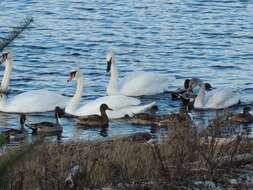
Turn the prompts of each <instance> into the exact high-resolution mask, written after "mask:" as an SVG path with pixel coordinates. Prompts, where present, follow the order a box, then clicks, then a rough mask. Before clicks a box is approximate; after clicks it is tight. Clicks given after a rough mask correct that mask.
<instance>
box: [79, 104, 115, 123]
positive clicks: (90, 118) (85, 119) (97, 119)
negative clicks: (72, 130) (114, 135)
mask: <svg viewBox="0 0 253 190" xmlns="http://www.w3.org/2000/svg"><path fill="white" fill-rule="evenodd" d="M106 110H112V109H111V108H109V107H108V106H107V104H101V105H100V114H101V115H96V114H94V115H87V116H80V117H77V118H75V120H76V122H77V125H78V127H79V128H83V127H108V124H109V118H108V116H107V114H106Z"/></svg>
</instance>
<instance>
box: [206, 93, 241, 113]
mask: <svg viewBox="0 0 253 190" xmlns="http://www.w3.org/2000/svg"><path fill="white" fill-rule="evenodd" d="M205 101H206V104H205V107H206V108H211V109H222V108H227V107H230V106H232V105H235V104H238V103H239V101H240V95H239V93H238V92H236V91H234V89H232V88H225V89H216V90H213V91H210V92H208V93H207V95H206V100H205Z"/></svg>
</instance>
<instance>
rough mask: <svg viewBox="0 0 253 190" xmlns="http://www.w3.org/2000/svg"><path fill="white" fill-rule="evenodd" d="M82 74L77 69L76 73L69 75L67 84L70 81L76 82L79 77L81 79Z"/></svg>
mask: <svg viewBox="0 0 253 190" xmlns="http://www.w3.org/2000/svg"><path fill="white" fill-rule="evenodd" d="M82 76H83V75H82V72H81V70H80V69H77V70H76V71H72V72H70V73H69V79H68V80H67V82H70V81H72V80H77V79H79V78H80V77H82Z"/></svg>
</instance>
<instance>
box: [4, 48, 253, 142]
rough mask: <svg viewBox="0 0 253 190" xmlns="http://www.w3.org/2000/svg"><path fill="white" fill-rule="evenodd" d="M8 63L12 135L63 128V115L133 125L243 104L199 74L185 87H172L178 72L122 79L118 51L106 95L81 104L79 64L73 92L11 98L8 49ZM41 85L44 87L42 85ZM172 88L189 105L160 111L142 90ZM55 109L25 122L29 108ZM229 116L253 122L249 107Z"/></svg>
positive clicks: (82, 122)
mask: <svg viewBox="0 0 253 190" xmlns="http://www.w3.org/2000/svg"><path fill="white" fill-rule="evenodd" d="M0 63H1V65H2V66H3V67H4V68H5V70H4V74H3V79H2V82H1V91H0V92H1V96H0V111H1V112H6V113H19V114H20V129H14V128H0V133H1V134H2V135H4V136H5V137H6V139H7V140H9V141H10V140H13V139H14V140H22V139H24V138H25V137H27V136H28V133H29V131H27V130H26V129H25V127H27V128H28V130H30V131H31V134H41V133H43V134H55V133H58V134H59V133H61V132H62V130H63V128H62V124H61V122H60V118H61V117H66V118H72V119H73V120H74V121H75V122H76V124H77V127H79V128H87V127H101V128H104V127H108V124H109V121H110V120H113V119H121V121H122V120H123V121H124V122H127V123H130V124H134V125H156V126H159V127H166V126H168V123H169V121H170V120H174V119H175V118H176V119H177V120H178V121H179V122H180V121H187V122H191V120H192V119H191V117H190V115H189V113H188V109H190V108H193V109H196V110H209V109H226V108H229V107H231V106H233V105H237V104H240V94H239V93H238V92H237V91H236V90H234V89H232V88H229V87H226V88H214V87H213V86H212V85H211V84H209V83H206V82H204V81H202V80H201V79H199V78H192V79H186V80H185V82H184V85H183V88H181V89H178V90H176V91H173V92H171V91H169V88H168V87H169V84H171V83H172V82H173V81H174V80H176V79H175V77H171V76H166V75H165V74H159V73H152V72H132V73H129V74H127V75H126V76H125V77H124V78H123V79H120V80H119V77H118V70H117V65H116V60H115V56H114V54H113V53H108V54H107V56H106V64H107V72H110V81H109V83H108V85H107V88H106V92H107V94H106V95H105V96H102V97H100V98H97V99H94V100H91V101H89V102H87V103H85V104H84V105H81V106H80V105H79V102H80V100H81V98H82V95H83V94H82V92H83V88H84V86H85V79H84V75H83V73H82V71H81V70H80V69H76V70H75V71H72V72H70V74H69V78H68V79H67V81H68V82H69V83H70V82H72V81H76V85H77V87H76V92H75V94H74V96H73V97H72V98H69V97H66V96H63V95H61V94H57V93H56V92H51V91H48V90H42V89H40V90H32V91H28V92H24V93H21V94H18V95H16V96H14V97H12V98H9V97H8V96H7V94H8V93H9V82H10V76H11V72H12V68H13V62H12V56H11V54H10V53H9V52H5V53H3V54H2V55H1V58H0ZM38 88H41V87H38ZM161 93H169V94H170V96H171V98H172V99H173V100H179V101H180V100H181V101H182V102H183V104H184V105H185V106H184V109H181V110H180V111H179V113H178V114H167V115H166V114H165V115H159V114H158V111H159V108H158V107H157V105H156V102H149V103H147V104H143V103H142V102H141V100H140V99H139V98H138V97H139V96H147V95H156V94H161ZM48 111H54V112H55V119H56V122H55V123H52V122H48V121H43V122H39V123H31V124H25V120H26V114H29V113H36V112H48ZM229 119H230V120H232V121H236V122H239V123H250V122H253V116H252V115H251V113H250V107H248V106H247V107H245V108H244V110H243V113H230V116H229Z"/></svg>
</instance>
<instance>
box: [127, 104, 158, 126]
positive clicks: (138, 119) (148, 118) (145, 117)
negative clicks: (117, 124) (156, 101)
mask: <svg viewBox="0 0 253 190" xmlns="http://www.w3.org/2000/svg"><path fill="white" fill-rule="evenodd" d="M148 111H149V113H139V114H135V115H134V116H133V117H131V118H128V117H127V122H128V123H130V124H133V125H154V124H155V123H156V122H157V121H158V120H159V118H160V117H159V116H158V115H157V112H158V111H159V109H158V107H157V106H156V105H154V106H152V107H151V108H150V109H149V110H148Z"/></svg>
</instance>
